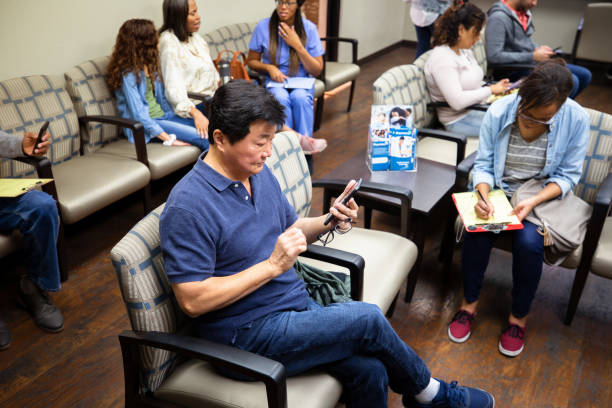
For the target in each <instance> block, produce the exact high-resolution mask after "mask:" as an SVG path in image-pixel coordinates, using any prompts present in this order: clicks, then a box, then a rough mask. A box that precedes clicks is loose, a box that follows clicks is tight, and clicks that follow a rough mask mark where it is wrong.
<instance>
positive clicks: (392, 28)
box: [340, 0, 410, 60]
mask: <svg viewBox="0 0 612 408" xmlns="http://www.w3.org/2000/svg"><path fill="white" fill-rule="evenodd" d="M406 8H407V6H406V3H405V2H404V1H403V0H374V1H373V0H344V1H342V5H341V9H340V36H341V37H351V38H356V39H358V40H359V55H358V58H363V57H367V56H368V55H371V54H373V53H375V52H376V51H379V50H381V49H383V48H385V47H387V46H389V45H391V44H395V43H396V42H398V41H401V40H402V38H403V34H404V24H405V22H406V13H405V9H406ZM408 22H410V20H408ZM349 55H350V50H349V48H348V47H347V48H346V49H341V50H340V58H341V59H342V60H344V59H345V58H347V56H349Z"/></svg>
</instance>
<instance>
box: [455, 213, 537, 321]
mask: <svg viewBox="0 0 612 408" xmlns="http://www.w3.org/2000/svg"><path fill="white" fill-rule="evenodd" d="M523 226H524V227H523V229H520V230H515V231H507V232H500V233H499V234H512V315H513V316H514V317H517V318H519V319H520V318H522V317H525V316H527V314H528V313H529V309H530V307H531V302H532V301H533V298H534V297H535V293H536V290H537V289H538V284H539V283H540V277H541V276H542V265H543V262H544V238H543V237H542V235H540V233H538V226H537V225H535V224H533V223H531V222H529V221H523ZM499 234H496V233H494V232H468V233H466V234H465V240H464V242H463V247H462V257H461V272H462V275H463V294H464V297H465V300H466V301H467V302H468V303H472V302H475V301H476V300H478V296H479V295H480V288H481V287H482V281H483V279H484V273H485V270H486V269H487V265H488V264H489V256H490V255H491V249H492V248H493V243H494V242H495V240H496V239H497V237H499Z"/></svg>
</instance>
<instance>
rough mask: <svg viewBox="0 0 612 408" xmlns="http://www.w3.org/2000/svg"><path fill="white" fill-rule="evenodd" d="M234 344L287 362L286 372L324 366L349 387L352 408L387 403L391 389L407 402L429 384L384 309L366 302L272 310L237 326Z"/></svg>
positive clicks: (312, 303)
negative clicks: (295, 309)
mask: <svg viewBox="0 0 612 408" xmlns="http://www.w3.org/2000/svg"><path fill="white" fill-rule="evenodd" d="M231 343H232V344H233V345H234V346H236V347H238V348H241V349H243V350H248V351H251V352H253V353H256V354H259V355H262V356H265V357H269V358H271V359H273V360H276V361H278V362H280V363H282V364H283V365H284V366H285V368H286V370H287V375H290V376H291V375H296V374H300V373H302V372H304V371H307V370H310V369H311V368H314V367H320V368H322V369H323V370H325V371H327V372H328V373H330V374H331V375H333V376H334V377H336V378H337V379H338V380H339V381H340V382H341V383H342V385H343V387H344V391H345V392H344V395H345V403H346V405H347V407H348V408H354V407H364V408H366V407H367V408H371V407H385V406H387V387H388V386H390V387H391V389H392V390H393V391H394V392H397V393H399V394H402V395H403V396H404V399H405V401H406V404H407V403H408V401H412V397H413V396H414V395H416V394H418V393H419V392H421V391H422V390H423V389H425V387H426V386H427V385H428V384H429V379H430V377H431V375H430V372H429V369H428V368H427V366H426V365H425V363H424V362H423V361H422V360H421V359H420V358H419V356H418V355H417V354H416V353H415V352H414V351H413V350H412V349H411V348H410V347H408V346H407V345H406V343H404V342H403V341H402V339H401V338H400V337H399V336H398V335H397V334H396V333H395V330H394V329H393V327H391V325H390V324H389V322H388V321H387V319H386V318H385V316H384V315H383V313H382V312H381V310H380V309H379V308H378V307H377V306H375V305H372V304H369V303H364V302H346V303H334V304H331V305H329V306H327V307H323V306H321V305H319V304H318V303H316V302H315V301H313V300H312V299H310V300H309V305H308V308H307V309H306V310H304V311H288V312H279V313H273V314H270V315H268V316H265V317H263V318H261V319H258V320H256V321H254V322H251V323H249V324H247V325H245V326H244V327H242V328H239V329H238V330H236V332H235V334H234V336H233V339H232V340H231Z"/></svg>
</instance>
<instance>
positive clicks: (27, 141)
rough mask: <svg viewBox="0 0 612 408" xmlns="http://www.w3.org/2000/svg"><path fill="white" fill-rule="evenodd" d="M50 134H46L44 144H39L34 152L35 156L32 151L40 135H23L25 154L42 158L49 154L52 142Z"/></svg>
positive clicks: (22, 142)
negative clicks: (41, 156)
mask: <svg viewBox="0 0 612 408" xmlns="http://www.w3.org/2000/svg"><path fill="white" fill-rule="evenodd" d="M50 137H51V135H49V132H46V133H45V134H44V135H43V137H42V142H41V143H39V144H38V146H37V147H36V150H34V154H32V149H33V148H34V144H35V143H36V139H38V134H36V133H32V132H25V133H24V135H23V140H22V141H21V149H22V150H23V152H24V153H25V154H27V155H29V156H40V155H43V154H45V153H47V150H49V145H50V144H51V142H50V141H49V138H50Z"/></svg>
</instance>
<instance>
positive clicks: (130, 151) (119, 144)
mask: <svg viewBox="0 0 612 408" xmlns="http://www.w3.org/2000/svg"><path fill="white" fill-rule="evenodd" d="M97 152H98V153H100V154H109V155H114V156H120V157H124V158H130V159H134V160H136V148H135V146H134V145H133V144H132V143H130V142H128V141H127V139H120V140H118V141H116V142H113V143H110V144H107V145H106V146H104V147H102V148H100V149H99V150H97ZM200 153H202V151H201V150H200V149H199V148H197V147H195V146H172V147H167V146H164V145H163V144H161V143H149V144H147V157H148V159H149V170H150V171H151V179H152V180H159V179H161V178H162V177H164V176H167V175H168V174H170V173H172V172H174V171H176V170H178V169H181V168H183V167H185V166H188V165H190V164H193V163H195V161H196V160H197V159H198V157H199V156H200Z"/></svg>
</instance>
